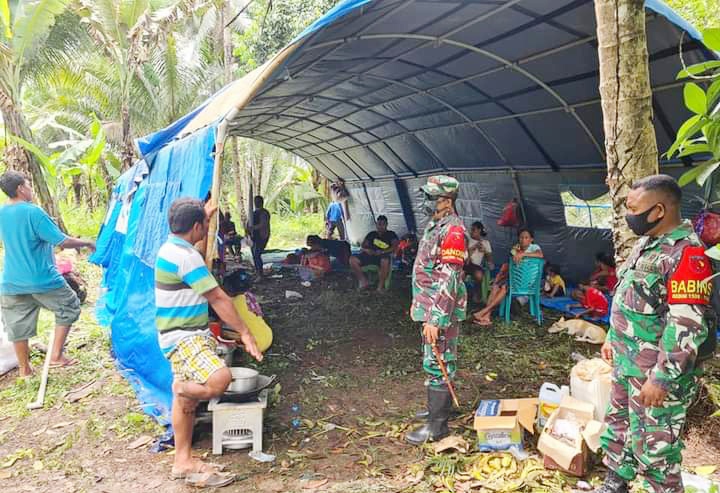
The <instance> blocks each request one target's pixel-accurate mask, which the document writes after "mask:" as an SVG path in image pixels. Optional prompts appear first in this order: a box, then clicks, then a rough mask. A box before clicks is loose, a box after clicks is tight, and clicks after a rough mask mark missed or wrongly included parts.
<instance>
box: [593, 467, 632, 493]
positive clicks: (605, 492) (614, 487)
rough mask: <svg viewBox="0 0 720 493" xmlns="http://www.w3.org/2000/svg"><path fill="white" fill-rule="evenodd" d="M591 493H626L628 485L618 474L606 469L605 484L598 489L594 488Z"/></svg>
mask: <svg viewBox="0 0 720 493" xmlns="http://www.w3.org/2000/svg"><path fill="white" fill-rule="evenodd" d="M593 493H628V484H627V481H625V480H624V479H623V478H621V477H620V476H619V475H618V473H616V472H615V471H612V470H610V469H608V473H607V476H605V482H604V483H603V484H602V486H600V487H599V488H595V489H594V490H593Z"/></svg>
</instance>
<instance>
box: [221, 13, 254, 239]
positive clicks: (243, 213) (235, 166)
mask: <svg viewBox="0 0 720 493" xmlns="http://www.w3.org/2000/svg"><path fill="white" fill-rule="evenodd" d="M229 9H230V4H229V3H228V2H222V6H221V8H218V15H219V18H220V21H219V22H218V26H219V28H220V34H221V37H222V40H221V41H222V49H223V82H224V84H229V83H230V82H232V78H233V74H232V50H233V46H232V32H231V30H230V28H229V27H227V28H226V27H225V24H226V19H228V17H229V13H230V12H229ZM227 139H228V140H229V144H230V145H229V146H228V149H227V151H226V155H227V156H228V158H229V160H230V168H231V169H232V172H233V177H234V178H235V184H234V186H235V198H236V200H237V209H238V210H237V211H236V212H237V214H239V217H240V222H241V223H242V224H243V225H244V224H246V223H247V204H246V202H245V196H244V194H243V190H242V184H241V180H242V179H243V176H242V171H241V167H240V159H239V156H238V143H237V137H228V138H227Z"/></svg>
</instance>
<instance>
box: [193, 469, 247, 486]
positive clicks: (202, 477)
mask: <svg viewBox="0 0 720 493" xmlns="http://www.w3.org/2000/svg"><path fill="white" fill-rule="evenodd" d="M233 481H235V475H234V474H226V473H222V472H194V473H190V474H188V475H187V477H186V478H185V484H187V485H189V486H194V487H195V488H222V487H223V486H227V485H229V484H230V483H232V482H233Z"/></svg>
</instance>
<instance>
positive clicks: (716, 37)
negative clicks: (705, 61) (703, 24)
mask: <svg viewBox="0 0 720 493" xmlns="http://www.w3.org/2000/svg"><path fill="white" fill-rule="evenodd" d="M702 36H703V43H704V44H705V46H707V47H708V48H710V49H711V50H715V51H720V28H719V27H712V28H708V29H705V30H703V32H702Z"/></svg>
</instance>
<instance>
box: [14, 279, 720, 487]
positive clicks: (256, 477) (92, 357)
mask: <svg viewBox="0 0 720 493" xmlns="http://www.w3.org/2000/svg"><path fill="white" fill-rule="evenodd" d="M83 269H84V273H85V275H86V277H89V278H91V279H97V274H98V273H97V271H96V270H95V269H94V268H92V267H89V266H85V267H83ZM285 290H294V291H298V292H300V293H302V295H303V299H301V300H293V301H288V300H286V299H285ZM253 292H255V294H256V295H257V296H258V299H259V301H260V302H261V304H262V307H263V310H264V312H265V317H266V320H267V322H268V323H269V324H270V326H271V327H272V328H273V331H274V344H273V346H272V347H271V348H270V350H269V351H268V353H266V358H265V361H264V362H263V363H261V364H258V365H253V366H256V367H257V368H258V369H259V370H261V372H262V373H263V374H266V375H277V376H278V380H279V383H280V386H279V388H278V389H277V392H276V393H275V394H274V398H273V401H274V402H273V405H272V406H271V407H270V408H269V409H268V411H267V412H266V416H265V431H264V451H265V452H267V453H271V454H275V455H276V456H277V459H276V461H275V462H274V463H272V464H262V463H257V462H254V461H252V460H250V459H249V458H248V456H247V451H241V450H240V451H226V452H225V453H224V454H223V455H222V456H218V457H213V458H212V459H213V460H214V461H216V462H221V463H223V464H226V465H227V467H228V469H229V470H231V471H233V472H235V473H237V475H238V481H237V482H236V483H234V484H233V485H232V486H229V487H227V488H223V489H222V491H227V492H240V491H243V492H245V491H266V492H273V491H276V492H280V491H298V492H299V491H313V490H322V491H336V492H358V493H359V492H401V491H402V492H423V491H453V489H452V488H453V485H452V484H447V483H446V484H442V483H441V482H440V481H439V476H438V474H439V471H440V469H442V468H443V467H446V466H444V465H442V466H441V465H440V464H441V463H442V460H443V459H442V458H439V457H438V456H435V455H434V453H433V452H432V451H431V450H430V448H429V447H426V448H422V449H420V448H415V447H411V446H408V445H406V444H405V443H404V442H403V434H404V432H405V431H406V430H407V429H408V427H410V426H414V425H415V424H417V423H415V422H413V421H412V420H411V417H412V415H413V414H414V412H415V411H416V410H418V409H421V408H422V406H423V405H424V400H425V394H424V389H423V386H422V382H423V375H422V371H421V365H420V350H419V343H420V339H419V331H418V328H417V326H416V325H414V324H413V323H412V322H410V321H409V317H408V312H407V311H408V307H409V280H408V279H407V278H406V277H404V276H403V275H401V274H397V273H396V275H395V277H394V279H393V285H392V288H391V290H390V292H388V293H384V294H377V293H375V292H371V291H367V292H358V291H357V290H355V286H354V284H353V282H352V281H351V280H350V279H349V278H348V276H347V275H345V274H333V275H331V276H330V277H329V278H328V279H326V280H323V281H321V282H316V283H313V286H311V287H308V288H306V287H303V286H301V285H300V283H299V281H298V280H297V278H295V277H294V276H293V275H288V274H285V275H284V277H283V278H277V279H273V278H270V279H266V280H264V281H263V282H261V283H258V284H256V285H255V286H254V288H253ZM517 318H518V320H519V321H517V322H512V323H510V324H503V323H496V324H495V326H494V327H493V328H492V329H490V330H488V329H480V328H476V327H473V326H470V325H469V324H466V325H465V326H463V334H462V339H461V350H460V366H459V371H458V382H457V387H458V394H459V397H460V401H461V410H460V415H459V416H458V417H457V418H456V419H455V420H453V422H452V427H453V429H454V431H455V433H457V434H462V435H463V436H464V437H465V438H466V439H467V440H468V442H470V443H472V442H471V440H472V437H473V433H474V432H473V431H472V429H471V425H472V422H471V420H472V411H473V409H474V406H475V405H476V404H477V402H478V400H480V399H483V398H503V397H525V396H531V395H536V394H537V391H538V389H539V387H540V385H541V384H542V383H543V382H545V381H551V382H555V383H558V384H561V383H567V380H568V374H569V369H570V368H571V366H572V364H573V361H572V359H571V357H570V355H571V354H572V353H573V352H579V353H581V354H584V355H586V356H590V355H593V354H594V353H596V352H597V351H598V349H599V347H597V346H592V345H587V344H581V343H577V342H575V341H574V340H573V339H572V338H570V337H569V336H567V335H548V334H547V333H546V331H545V330H537V328H536V326H535V324H534V322H532V321H531V320H529V319H528V318H527V317H524V316H519V317H517ZM556 318H557V317H554V316H553V314H551V313H547V312H546V320H545V322H544V326H545V327H547V326H548V325H549V324H551V323H552V321H553V320H554V319H556ZM43 323H44V324H45V326H46V330H47V326H49V323H50V321H49V320H48V319H46V318H43ZM68 347H69V351H70V354H71V355H72V356H73V357H75V358H77V359H78V360H79V365H78V366H76V367H73V368H69V369H64V370H54V371H53V372H52V373H51V378H50V383H49V390H48V398H47V403H46V407H45V409H44V410H38V411H33V412H30V411H27V410H26V409H25V404H26V403H27V402H29V401H31V400H33V399H34V393H35V391H36V389H37V385H38V378H37V377H36V378H35V379H33V380H31V381H30V382H18V381H16V373H15V372H11V373H10V374H7V375H5V376H4V377H2V378H1V379H0V487H1V488H3V490H4V491H8V492H15V491H17V492H22V491H51V490H52V491H58V492H84V491H86V492H107V493H111V492H118V493H128V492H136V491H137V492H141V491H143V492H144V491H166V492H183V491H191V489H189V488H188V487H186V486H184V485H183V484H182V483H180V482H174V481H171V480H170V479H168V473H169V470H170V465H171V462H172V451H170V452H167V451H166V452H161V453H152V452H150V446H151V442H152V440H153V439H155V438H157V437H158V436H159V435H160V433H161V431H162V430H161V429H160V427H158V426H157V425H155V424H154V423H153V422H152V420H151V419H149V418H148V417H147V416H145V415H144V414H142V411H141V409H140V408H139V406H138V402H137V401H136V400H135V398H134V395H133V392H132V390H131V389H130V388H129V386H128V385H127V383H126V382H125V381H124V380H123V379H122V378H121V377H120V376H119V374H118V373H117V371H116V370H115V367H114V363H113V361H112V359H111V357H110V352H109V345H108V342H107V336H106V333H105V332H104V330H103V329H101V328H99V327H98V326H97V324H96V323H95V322H94V318H93V316H92V301H91V302H90V304H88V305H87V306H85V309H84V314H83V316H82V318H81V321H80V323H79V324H78V325H77V328H76V330H75V332H74V333H73V334H72V336H71V338H70V341H69V346H68ZM34 364H35V365H36V367H38V368H39V367H40V365H41V364H42V354H41V353H40V352H37V351H36V352H35V353H34ZM245 364H247V362H245ZM708 378H710V379H713V380H714V381H716V382H717V381H720V364H719V363H718V360H717V358H716V360H715V361H714V362H712V364H711V365H709V368H708ZM88 384H89V385H91V387H88V388H87V389H86V390H85V391H84V392H83V390H82V387H83V386H84V385H88ZM72 389H75V390H76V392H74V394H70V395H69V396H68V395H66V394H67V392H68V391H70V390H72ZM78 389H80V390H79V391H77V390H78ZM83 393H89V395H87V396H84V397H82V398H80V399H79V400H77V401H76V402H69V400H68V398H69V397H72V396H73V395H75V397H77V396H78V395H81V396H82V394H83ZM294 405H296V406H294ZM293 407H299V409H300V410H299V413H295V412H293V411H292V408H293ZM712 412H713V405H712V404H711V403H710V400H709V398H708V397H707V395H704V397H703V398H702V399H701V401H700V403H699V404H698V405H697V406H696V407H695V408H694V409H693V412H692V413H691V419H690V425H689V431H688V436H687V445H688V447H687V450H686V451H685V467H686V468H687V469H688V470H693V469H694V468H695V467H696V466H701V465H708V464H717V463H718V462H719V461H718V457H720V433H719V432H720V419H719V418H708V415H709V414H711V413H712ZM293 418H299V419H300V420H301V421H300V423H301V424H300V426H299V427H293V426H292V423H293ZM197 431H198V433H197V439H196V442H195V450H196V451H197V453H198V455H201V456H209V457H212V456H211V454H210V447H211V446H210V430H209V428H208V427H207V426H204V425H203V426H200V427H199V428H198V430H197ZM531 451H532V450H531ZM456 455H457V454H456ZM601 474H602V471H601V469H597V470H596V471H594V474H593V476H598V475H601ZM553 480H554V481H556V483H555V484H556V485H558V486H557V491H560V490H562V489H565V490H569V489H570V488H571V487H572V486H573V484H574V483H575V481H574V480H571V479H569V478H565V477H559V476H557V477H555V478H554V479H553ZM456 490H457V491H461V488H460V487H459V485H458V486H457V488H456ZM528 491H530V490H528ZM546 491H553V489H552V488H549V489H547V490H546Z"/></svg>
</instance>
